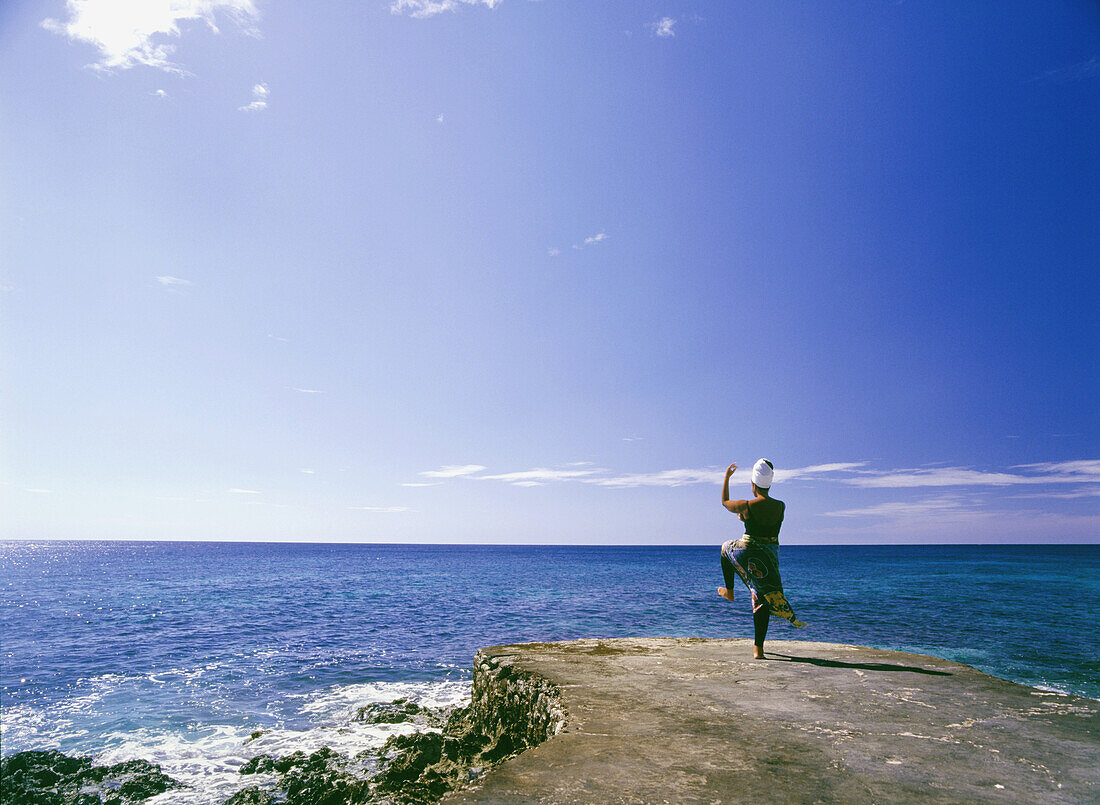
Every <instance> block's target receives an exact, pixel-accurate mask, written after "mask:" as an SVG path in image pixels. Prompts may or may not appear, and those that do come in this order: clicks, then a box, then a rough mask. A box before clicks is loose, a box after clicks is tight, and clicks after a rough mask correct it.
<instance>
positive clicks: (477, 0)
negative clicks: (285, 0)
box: [390, 0, 501, 19]
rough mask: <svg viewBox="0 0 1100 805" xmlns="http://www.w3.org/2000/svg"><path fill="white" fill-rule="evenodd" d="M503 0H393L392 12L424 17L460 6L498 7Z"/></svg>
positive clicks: (419, 17)
mask: <svg viewBox="0 0 1100 805" xmlns="http://www.w3.org/2000/svg"><path fill="white" fill-rule="evenodd" d="M500 3H501V0H393V2H391V3H390V13H391V14H408V15H409V16H410V17H416V18H417V19H424V18H426V17H434V16H435V15H436V14H442V13H443V12H444V11H454V10H456V9H457V8H459V7H460V6H485V7H486V8H496V7H497V6H499V5H500Z"/></svg>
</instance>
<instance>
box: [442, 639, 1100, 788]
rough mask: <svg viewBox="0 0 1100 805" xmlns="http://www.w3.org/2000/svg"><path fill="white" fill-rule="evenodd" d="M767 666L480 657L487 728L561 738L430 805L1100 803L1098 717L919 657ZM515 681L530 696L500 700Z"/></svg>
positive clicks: (630, 654)
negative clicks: (486, 683)
mask: <svg viewBox="0 0 1100 805" xmlns="http://www.w3.org/2000/svg"><path fill="white" fill-rule="evenodd" d="M767 652H768V656H769V659H768V660H760V661H754V660H752V659H751V643H750V642H749V641H747V640H700V639H677V638H667V639H666V638H646V639H642V638H638V639H616V640H579V641H573V642H568V643H531V644H523V645H514V646H497V647H494V648H490V649H483V650H482V651H480V652H479V653H478V659H477V662H478V663H485V664H490V665H493V664H495V665H497V666H498V667H507V668H509V669H511V670H510V672H509V674H500V673H498V674H496V675H495V676H493V677H491V680H492V686H495V687H496V688H497V690H496V691H493V690H486V689H484V688H482V689H480V690H477V689H475V702H474V706H480V707H481V708H483V709H485V710H487V711H492V712H493V714H494V715H488V714H487V713H484V714H483V716H482V717H483V718H484V719H488V720H489V721H490V722H492V723H498V724H499V725H500V727H501V728H502V729H503V730H504V731H505V732H507V733H508V734H512V735H527V736H529V737H531V738H536V739H537V737H538V736H540V735H544V734H547V733H549V734H553V732H554V731H555V729H556V728H557V725H560V724H561V723H562V722H563V721H566V722H567V723H566V724H565V726H564V728H563V729H561V731H560V732H557V734H555V735H553V737H550V739H549V740H546V741H543V742H541V743H539V744H538V745H537V746H534V747H533V748H529V749H528V750H527V751H525V752H523V753H522V754H520V755H518V756H516V757H513V758H511V759H509V760H507V761H506V762H504V763H502V764H501V765H499V766H497V767H496V768H495V769H494V770H492V771H491V772H490V773H489V774H487V775H485V776H483V777H481V778H480V779H478V780H475V781H474V782H472V783H471V784H470V785H469V786H467V787H466V788H464V789H462V790H459V791H456V792H453V793H451V794H448V795H446V796H445V797H444V798H443V800H442V801H443V803H445V804H446V805H460V804H461V805H473V803H518V802H522V803H639V805H648V804H649V803H661V802H673V803H740V802H745V803H753V805H761V803H818V802H822V803H824V802H828V803H875V802H879V803H882V802H907V803H908V802H917V803H960V802H967V803H970V802H1004V803H1010V802H1011V803H1019V802H1042V803H1092V802H1100V735H1098V732H1097V729H1098V727H1100V722H1098V717H1097V716H1098V710H1100V702H1097V701H1095V700H1092V699H1085V698H1081V697H1077V696H1070V695H1066V694H1059V693H1053V692H1047V691H1040V690H1036V689H1034V688H1029V687H1025V686H1023V685H1017V684H1014V683H1011V682H1006V681H1004V680H1000V679H996V678H994V677H991V676H988V675H986V674H983V673H981V672H979V671H977V670H975V669H973V668H970V667H969V666H966V665H962V664H959V663H954V662H949V661H947V660H942V659H938V658H935V657H928V656H922V655H915V654H906V653H902V652H894V651H882V650H877V649H871V648H864V647H860V646H846V645H837V644H828V643H811V642H781V641H775V642H769V643H768V644H767ZM516 678H522V679H526V680H528V681H527V683H526V684H527V685H528V686H530V687H529V689H528V692H527V693H525V694H521V695H513V696H511V697H509V696H508V695H506V694H505V691H507V690H508V688H509V687H510V686H511V685H512V684H513V683H512V681H511V680H512V679H516ZM536 678H537V679H541V680H543V683H542V684H541V685H536V684H535V683H534V682H533V681H532V680H533V679H536ZM536 687H537V688H538V689H539V690H540V691H541V692H542V695H543V696H545V697H546V699H545V701H543V702H542V703H540V698H539V696H538V695H532V693H533V691H534V690H535V689H536ZM551 689H552V690H553V691H554V692H553V693H551ZM479 696H480V697H484V699H483V700H482V701H481V703H480V704H479ZM494 702H495V704H494ZM525 708H530V709H531V710H534V711H536V712H537V714H536V715H535V717H534V721H533V722H532V723H530V724H528V725H524V724H522V723H521V722H522V721H523V719H524V717H525V716H524V713H525V712H528V711H527V710H525ZM547 715H549V716H550V717H549V718H548V717H547Z"/></svg>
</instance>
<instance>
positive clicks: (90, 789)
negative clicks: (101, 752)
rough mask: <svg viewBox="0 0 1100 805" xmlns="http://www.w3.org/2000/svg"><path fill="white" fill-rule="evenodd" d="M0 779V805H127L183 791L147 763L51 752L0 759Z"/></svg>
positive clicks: (21, 753)
mask: <svg viewBox="0 0 1100 805" xmlns="http://www.w3.org/2000/svg"><path fill="white" fill-rule="evenodd" d="M0 780H2V781H3V783H2V784H0V805H130V804H131V803H136V802H141V801H143V800H146V799H148V798H149V797H152V796H155V795H156V794H162V793H164V792H165V791H168V790H169V789H173V788H181V787H182V784H181V783H179V782H177V781H176V780H173V779H172V778H171V777H169V776H168V775H167V774H164V773H162V772H161V770H160V766H157V765H156V764H155V763H150V762H149V761H147V760H130V761H127V762H125V763H116V764H115V765H113V766H94V765H92V761H91V759H90V758H86V757H70V756H68V755H66V754H64V753H63V752H58V751H56V750H49V751H33V750H32V751H29V752H20V753H18V754H16V755H11V756H10V757H6V758H4V759H3V761H2V762H0Z"/></svg>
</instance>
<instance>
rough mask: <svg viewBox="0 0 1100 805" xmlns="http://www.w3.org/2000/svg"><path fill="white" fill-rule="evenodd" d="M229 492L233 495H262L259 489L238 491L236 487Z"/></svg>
mask: <svg viewBox="0 0 1100 805" xmlns="http://www.w3.org/2000/svg"><path fill="white" fill-rule="evenodd" d="M229 491H230V492H232V493H233V494H234V495H262V494H263V492H261V491H260V490H259V489H238V488H237V487H233V488H232V489H230V490H229Z"/></svg>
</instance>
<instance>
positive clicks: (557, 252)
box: [546, 246, 561, 257]
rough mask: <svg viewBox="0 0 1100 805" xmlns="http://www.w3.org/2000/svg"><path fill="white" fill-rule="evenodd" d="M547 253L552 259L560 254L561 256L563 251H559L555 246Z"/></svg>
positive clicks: (549, 248)
mask: <svg viewBox="0 0 1100 805" xmlns="http://www.w3.org/2000/svg"><path fill="white" fill-rule="evenodd" d="M546 253H547V254H548V255H550V256H551V257H557V256H558V255H559V254H561V249H557V248H555V247H553V246H549V247H547V249H546Z"/></svg>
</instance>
